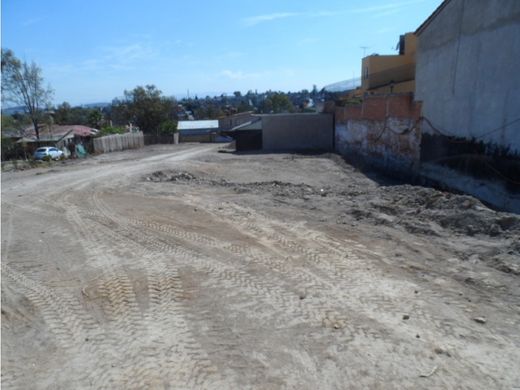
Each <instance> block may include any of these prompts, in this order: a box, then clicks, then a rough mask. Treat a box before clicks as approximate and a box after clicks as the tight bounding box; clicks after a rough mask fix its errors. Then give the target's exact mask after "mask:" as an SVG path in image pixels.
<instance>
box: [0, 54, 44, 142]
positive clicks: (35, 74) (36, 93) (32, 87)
mask: <svg viewBox="0 0 520 390" xmlns="http://www.w3.org/2000/svg"><path fill="white" fill-rule="evenodd" d="M52 95H53V91H52V89H51V88H50V87H49V86H45V85H44V80H43V76H42V71H41V68H40V67H39V66H38V65H36V63H34V62H32V63H30V64H29V63H27V62H25V61H20V60H19V59H18V58H17V57H16V56H15V55H14V53H13V51H12V50H9V49H2V102H6V103H8V102H9V103H13V104H16V105H19V106H23V108H24V110H25V112H26V113H27V115H28V116H29V118H30V119H31V122H32V124H33V126H34V131H35V133H36V138H37V139H39V138H40V132H39V129H38V124H39V123H40V122H41V121H42V116H43V111H44V109H45V107H47V106H49V105H50V103H51V99H52Z"/></svg>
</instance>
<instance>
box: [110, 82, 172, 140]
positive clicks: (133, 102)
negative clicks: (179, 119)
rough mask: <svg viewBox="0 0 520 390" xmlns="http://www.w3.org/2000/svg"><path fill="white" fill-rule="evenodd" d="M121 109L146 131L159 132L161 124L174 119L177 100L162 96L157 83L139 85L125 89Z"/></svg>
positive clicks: (130, 119) (127, 118) (121, 111)
mask: <svg viewBox="0 0 520 390" xmlns="http://www.w3.org/2000/svg"><path fill="white" fill-rule="evenodd" d="M119 105H120V107H119V109H116V111H119V113H120V114H121V116H123V117H124V118H125V119H126V121H131V122H134V123H135V124H136V125H137V126H139V128H140V129H141V130H142V131H143V132H145V133H151V132H157V133H158V132H159V125H160V124H161V123H162V122H164V121H166V120H168V119H172V116H173V115H174V108H175V101H174V100H173V99H169V98H166V97H163V96H162V92H161V91H160V90H159V89H157V87H156V86H155V85H146V86H144V87H142V86H137V87H135V88H134V89H133V90H131V91H125V97H124V100H123V101H122V102H120V103H119Z"/></svg>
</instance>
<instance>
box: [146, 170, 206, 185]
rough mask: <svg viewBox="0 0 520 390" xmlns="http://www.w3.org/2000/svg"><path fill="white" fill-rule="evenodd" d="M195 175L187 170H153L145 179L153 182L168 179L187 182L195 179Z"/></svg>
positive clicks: (166, 180)
mask: <svg viewBox="0 0 520 390" xmlns="http://www.w3.org/2000/svg"><path fill="white" fill-rule="evenodd" d="M195 179H196V177H195V175H192V174H191V173H188V172H176V171H155V172H153V173H152V174H151V175H150V176H147V177H146V180H149V181H153V182H168V181H180V182H188V181H192V180H195Z"/></svg>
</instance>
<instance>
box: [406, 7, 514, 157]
mask: <svg viewBox="0 0 520 390" xmlns="http://www.w3.org/2000/svg"><path fill="white" fill-rule="evenodd" d="M415 34H416V35H417V37H418V49H417V66H416V84H417V85H416V96H415V97H416V99H417V100H420V101H422V105H423V107H422V110H423V111H422V115H423V117H424V118H425V123H424V124H423V126H422V130H423V133H426V134H431V135H435V136H438V137H441V133H443V134H445V135H452V136H455V137H459V138H464V139H467V140H471V139H474V140H476V141H478V142H480V141H482V142H483V143H485V144H488V145H489V146H493V148H497V147H498V148H499V149H500V150H502V151H503V152H504V153H505V152H506V151H507V153H509V154H512V153H515V154H520V72H519V67H520V38H519V37H520V1H518V0H486V1H467V0H466V1H464V0H445V1H444V2H443V3H442V4H441V5H440V6H439V7H438V8H437V9H436V10H435V12H433V14H432V15H431V16H430V17H429V18H428V19H427V20H426V21H425V22H424V23H423V24H421V26H420V27H419V28H418V29H417V30H416V32H415ZM461 153H463V152H461Z"/></svg>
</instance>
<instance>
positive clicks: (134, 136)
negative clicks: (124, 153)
mask: <svg viewBox="0 0 520 390" xmlns="http://www.w3.org/2000/svg"><path fill="white" fill-rule="evenodd" d="M143 146H144V137H143V133H142V132H138V133H126V134H114V135H107V136H105V137H100V138H94V152H96V153H109V152H116V151H120V150H125V149H136V148H142V147H143Z"/></svg>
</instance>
